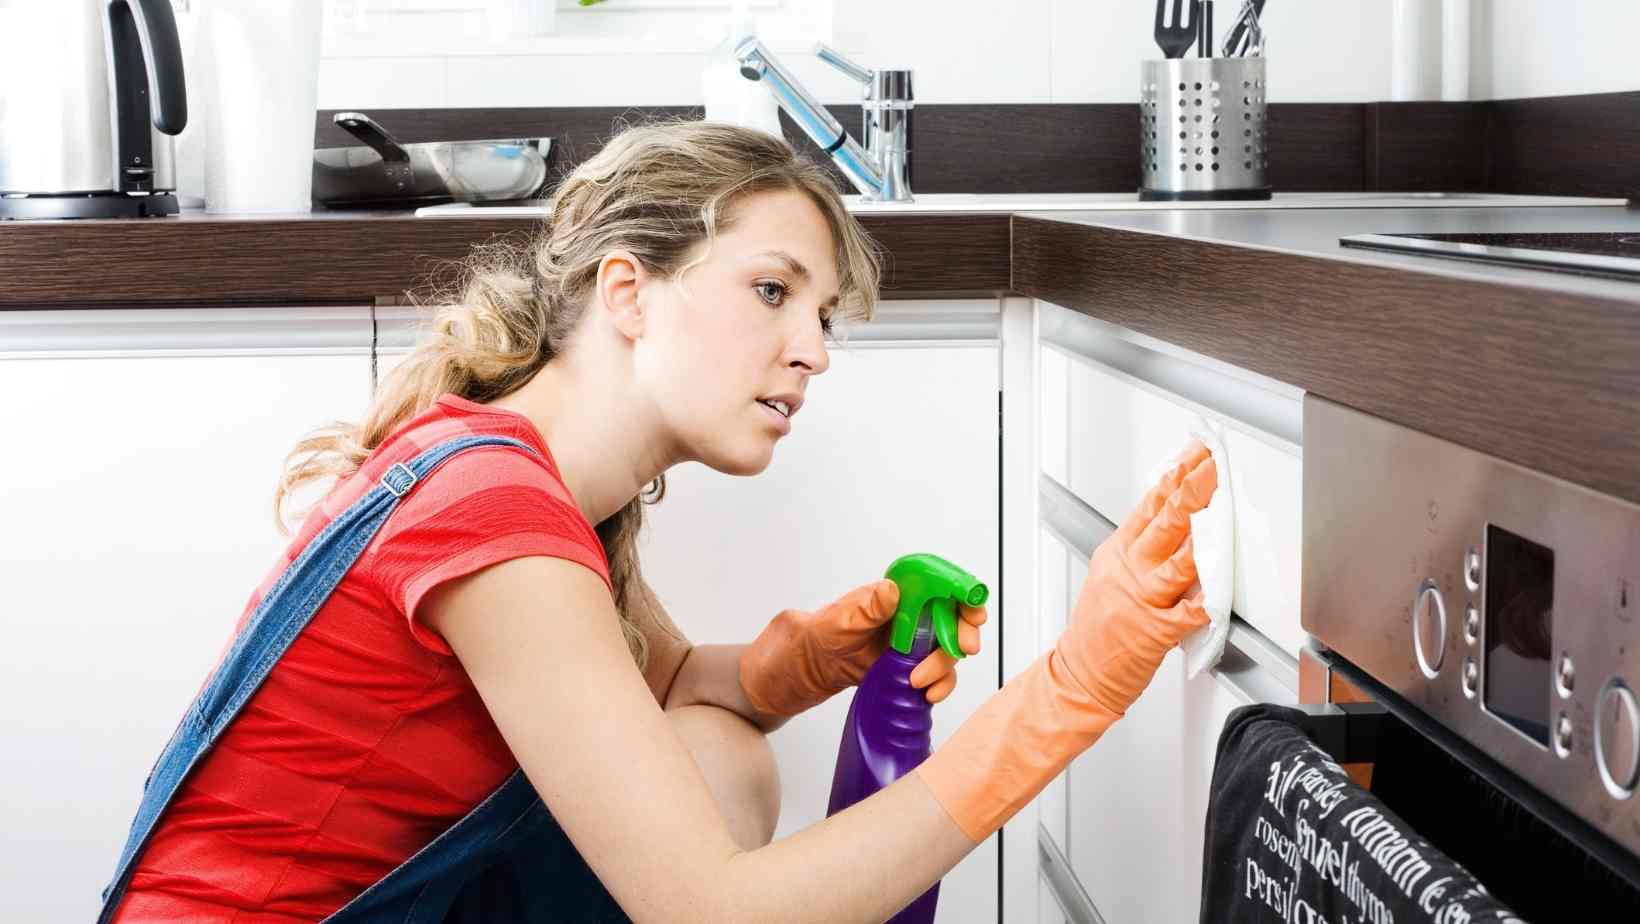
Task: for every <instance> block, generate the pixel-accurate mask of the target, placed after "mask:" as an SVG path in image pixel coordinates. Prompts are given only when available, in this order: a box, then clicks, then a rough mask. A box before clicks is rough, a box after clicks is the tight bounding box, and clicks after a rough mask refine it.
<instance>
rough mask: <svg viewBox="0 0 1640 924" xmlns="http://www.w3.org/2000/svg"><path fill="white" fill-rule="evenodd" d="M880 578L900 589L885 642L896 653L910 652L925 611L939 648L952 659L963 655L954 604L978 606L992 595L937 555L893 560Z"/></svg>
mask: <svg viewBox="0 0 1640 924" xmlns="http://www.w3.org/2000/svg"><path fill="white" fill-rule="evenodd" d="M883 577H886V578H888V579H889V580H891V581H893V582H894V583H895V584H896V585H898V586H899V588H900V605H899V606H898V607H897V608H896V609H895V610H894V629H893V631H892V632H891V633H890V635H889V639H888V643H889V644H890V645H892V646H893V647H894V650H895V651H898V652H899V653H900V654H910V653H911V645H912V643H913V642H915V641H916V639H917V626H918V624H919V623H921V622H922V614H923V611H924V610H925V609H926V610H927V611H928V613H929V618H930V619H932V620H933V623H934V639H935V640H936V641H937V642H939V644H940V647H941V648H944V649H945V653H946V654H948V655H950V656H951V657H953V658H958V659H961V658H963V657H964V656H965V655H964V653H963V650H962V646H961V645H959V644H957V604H958V603H965V604H967V605H969V606H980V605H982V604H983V603H984V602H985V600H986V598H987V597H989V596H990V595H991V592H990V591H989V590H987V589H986V587H985V585H984V584H983V583H981V582H980V580H979V578H976V577H974V576H973V575H972V574H969V573H968V572H966V571H964V570H962V569H961V568H958V567H957V566H956V565H953V564H951V563H950V562H948V561H946V560H945V559H943V558H941V557H939V556H938V555H926V554H916V555H904V556H901V557H900V558H897V559H895V560H894V564H892V565H889V566H888V571H887V572H885V573H884V574H883Z"/></svg>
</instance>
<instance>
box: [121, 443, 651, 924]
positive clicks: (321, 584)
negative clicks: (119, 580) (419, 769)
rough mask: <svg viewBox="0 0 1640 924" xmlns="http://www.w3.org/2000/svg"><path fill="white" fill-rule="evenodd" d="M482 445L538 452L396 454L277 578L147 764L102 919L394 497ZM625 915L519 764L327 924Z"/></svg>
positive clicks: (456, 447) (453, 449) (444, 449)
mask: <svg viewBox="0 0 1640 924" xmlns="http://www.w3.org/2000/svg"><path fill="white" fill-rule="evenodd" d="M479 446H511V447H515V448H517V449H521V450H523V451H525V452H528V453H530V454H532V455H536V456H539V453H536V451H535V450H534V449H533V448H532V447H530V446H529V445H527V444H525V443H522V442H520V441H518V440H514V439H509V438H507V437H502V436H477V435H474V436H463V437H458V438H455V439H452V440H450V441H448V442H445V443H441V444H439V445H437V446H434V447H433V448H431V449H428V450H426V451H425V452H423V453H422V454H421V455H419V456H417V457H416V458H415V459H413V460H411V462H410V463H409V464H408V465H407V464H405V463H402V462H400V463H397V464H395V465H393V466H392V467H391V468H389V469H388V470H387V472H386V473H385V474H383V475H382V478H381V482H380V483H379V484H377V485H376V486H375V487H372V488H370V489H369V490H368V491H366V492H365V493H364V495H363V496H362V497H360V498H359V499H358V500H357V501H356V502H354V503H353V505H352V506H350V507H349V508H348V509H347V510H346V511H345V512H344V513H343V514H342V515H341V516H339V517H337V518H336V519H334V520H332V521H331V522H330V523H329V524H327V525H326V526H325V528H324V529H323V530H321V531H320V532H319V534H318V535H317V536H314V537H313V539H312V541H310V542H309V543H308V545H307V546H306V547H305V548H304V549H303V550H302V553H301V555H299V556H298V557H297V558H296V560H295V561H293V562H292V563H291V565H290V567H289V568H287V569H285V571H284V573H283V574H281V575H280V576H279V579H278V581H277V582H275V583H274V585H273V587H272V588H271V589H270V590H269V591H268V593H267V595H266V596H265V597H264V598H263V599H262V601H261V603H260V604H259V605H258V606H257V608H256V611H255V612H254V613H252V614H251V618H250V619H249V620H247V621H246V623H245V628H244V630H243V631H242V632H240V633H239V635H238V636H237V637H236V638H235V639H234V641H233V646H232V647H231V648H230V649H229V651H228V653H227V655H226V656H225V657H224V658H223V659H222V663H221V665H219V666H218V667H217V669H216V672H215V673H214V674H213V675H212V676H211V678H210V680H209V681H208V682H207V683H206V685H205V688H204V689H203V690H202V691H201V692H200V694H199V696H198V697H197V698H196V699H195V700H194V702H193V704H192V705H190V706H189V707H188V711H187V713H186V714H185V715H184V716H183V719H182V723H181V724H180V725H178V726H177V729H176V731H175V732H174V733H172V735H171V740H170V742H169V743H168V744H167V745H166V746H165V750H164V751H162V752H161V753H160V756H159V760H158V761H157V762H156V763H155V764H154V768H153V769H152V770H151V771H149V774H148V779H147V781H146V782H144V783H143V796H142V803H141V804H140V805H139V806H138V807H137V816H136V818H135V820H133V821H132V823H131V833H130V835H129V837H128V838H127V840H126V843H125V849H124V850H122V851H121V852H120V861H119V865H118V867H116V869H115V874H114V880H113V881H112V882H111V883H109V885H108V887H107V888H105V889H104V890H103V909H102V913H101V915H99V917H98V918H97V922H98V924H107V922H108V921H109V920H110V919H111V918H112V917H113V914H114V910H115V909H116V908H118V907H119V903H120V900H121V898H123V897H124V895H125V890H126V887H127V886H128V885H129V883H130V881H131V873H132V871H133V870H134V869H135V868H136V865H137V860H138V858H139V857H140V856H141V854H142V850H143V848H144V847H145V846H146V845H147V843H148V839H149V837H150V836H151V835H152V834H153V830H154V826H155V823H156V822H157V821H158V820H159V818H160V816H161V815H162V814H163V813H164V811H165V808H166V806H168V805H169V804H170V802H171V800H172V798H173V797H174V796H175V795H176V792H177V790H178V789H179V788H181V786H182V782H183V780H185V779H186V778H187V776H188V772H189V771H190V770H192V769H193V767H194V766H195V764H197V763H198V762H199V761H200V760H201V759H202V758H203V757H204V756H205V754H206V753H207V752H209V751H210V749H211V747H212V746H213V745H214V744H215V743H216V742H217V740H218V739H219V738H221V737H222V733H223V732H224V731H225V730H227V728H228V725H229V723H231V722H232V721H233V720H234V717H235V716H237V715H238V714H239V711H240V710H241V709H242V708H244V706H245V704H246V703H247V702H249V700H250V698H251V695H252V694H253V693H255V692H256V689H257V687H259V686H260V685H261V684H262V681H263V680H265V679H266V678H267V676H268V672H269V671H271V670H273V665H274V664H275V663H277V662H278V660H279V658H280V657H282V656H283V655H284V653H285V649H287V648H289V647H290V644H291V642H293V641H295V639H296V636H297V634H299V633H300V632H301V631H302V627H303V626H306V625H307V623H308V620H310V619H312V618H313V614H314V613H316V612H318V610H319V607H320V606H322V605H323V604H324V602H325V600H326V599H327V598H329V596H330V594H331V592H332V591H333V590H335V589H336V585H337V584H339V583H340V582H341V580H342V577H343V575H345V574H347V572H348V569H350V568H352V567H353V563H354V562H355V561H357V560H358V558H359V555H360V554H361V553H363V552H364V549H365V547H366V546H367V545H369V544H370V540H371V538H372V537H374V536H375V535H376V532H377V531H378V530H380V529H381V527H382V524H383V523H385V522H386V521H387V518H388V517H389V516H390V515H391V514H392V513H393V511H394V510H395V509H396V508H397V507H398V505H399V502H400V501H402V500H403V499H404V497H405V496H406V495H407V494H409V492H410V489H411V488H413V487H414V486H415V484H416V483H417V482H418V481H420V480H422V479H424V478H426V477H427V476H428V475H430V474H432V472H433V471H434V470H435V469H437V468H438V467H439V465H441V464H442V463H443V462H444V461H445V460H446V459H449V458H450V457H451V456H454V455H455V454H456V453H459V452H463V451H465V450H468V449H473V448H475V447H479ZM627 920H628V918H627V917H626V915H625V914H623V913H622V912H621V910H620V908H619V906H617V905H616V904H615V901H614V899H612V898H611V897H610V895H609V893H608V891H606V890H605V889H604V887H603V885H602V883H600V882H599V881H598V878H597V876H595V875H594V874H593V873H592V871H591V869H589V868H588V867H587V865H586V862H585V861H584V860H583V859H582V858H581V855H580V854H579V853H577V852H576V850H575V848H574V846H573V845H572V844H571V843H570V842H569V838H568V837H567V836H565V834H564V832H563V829H562V828H560V827H559V826H558V822H557V821H555V820H554V819H553V817H552V814H551V813H550V812H548V810H547V807H546V805H545V804H544V803H543V802H542V801H541V799H540V797H538V796H537V795H536V793H535V789H534V787H532V786H531V785H530V783H529V780H527V779H526V778H525V777H524V772H523V771H522V770H517V771H514V772H513V774H512V776H510V777H508V778H507V781H506V782H505V783H503V784H502V785H501V786H500V787H499V788H498V789H496V791H495V792H493V793H491V794H490V795H489V796H487V797H486V798H485V799H484V801H482V802H480V803H479V804H478V806H477V807H476V808H474V809H473V810H472V811H471V812H469V813H468V814H467V815H466V817H464V818H462V819H461V820H460V821H458V822H456V823H455V825H454V826H453V827H451V828H450V829H449V830H447V831H445V832H444V833H443V834H440V835H439V836H438V837H436V838H434V839H433V841H432V842H431V843H429V844H428V845H427V846H426V847H423V848H422V849H421V850H420V851H418V852H417V853H416V854H415V855H414V856H412V857H410V859H408V860H406V861H405V862H404V863H402V864H400V865H399V866H398V867H397V868H395V869H394V870H392V871H391V872H390V873H388V874H387V876H386V878H384V879H382V880H381V881H379V882H377V883H375V884H374V885H372V886H370V887H369V888H368V889H366V890H365V891H363V892H361V893H360V894H359V895H358V896H357V897H355V898H354V899H353V900H352V901H350V902H348V903H347V904H346V905H344V906H342V908H341V909H339V910H338V911H337V912H336V913H335V914H333V915H331V916H330V917H328V918H326V919H325V921H326V922H330V924H362V922H393V924H431V922H442V921H451V922H458V924H465V922H477V921H486V922H489V921H498V922H513V921H518V922H522V921H596V922H603V921H612V922H622V921H627Z"/></svg>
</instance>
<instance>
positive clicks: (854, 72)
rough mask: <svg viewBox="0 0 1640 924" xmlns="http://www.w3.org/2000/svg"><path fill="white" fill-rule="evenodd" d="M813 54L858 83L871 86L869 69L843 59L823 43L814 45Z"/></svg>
mask: <svg viewBox="0 0 1640 924" xmlns="http://www.w3.org/2000/svg"><path fill="white" fill-rule="evenodd" d="M814 53H815V54H817V55H819V56H820V60H822V61H824V62H826V63H827V64H830V65H831V66H832V67H835V68H837V69H838V70H840V71H842V72H843V73H845V74H847V75H849V76H850V77H853V78H854V79H855V80H858V81H860V82H861V83H863V84H865V85H866V86H870V85H871V78H872V76H873V74H872V70H871V68H868V67H861V66H860V65H858V64H855V63H854V62H853V61H850V60H849V59H847V58H845V57H843V55H842V54H841V53H840V52H838V51H837V50H836V49H834V48H832V47H831V46H830V45H827V44H826V43H824V42H815V43H814Z"/></svg>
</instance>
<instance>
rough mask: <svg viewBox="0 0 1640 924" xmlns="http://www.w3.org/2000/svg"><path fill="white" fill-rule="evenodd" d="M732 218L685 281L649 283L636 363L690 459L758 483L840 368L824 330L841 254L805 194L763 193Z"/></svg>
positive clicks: (746, 200) (744, 202)
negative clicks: (814, 394)
mask: <svg viewBox="0 0 1640 924" xmlns="http://www.w3.org/2000/svg"><path fill="white" fill-rule="evenodd" d="M731 211H732V216H731V217H732V219H733V221H732V223H731V224H730V226H729V227H728V229H727V230H721V229H720V231H719V234H718V235H717V238H716V239H715V241H714V242H713V244H712V247H711V250H710V252H709V253H708V254H707V257H706V259H705V261H703V262H701V263H699V264H697V265H695V266H694V267H692V268H690V269H689V270H688V271H687V272H685V273H684V276H683V280H682V283H681V285H679V284H670V283H668V284H661V285H650V286H645V287H644V290H645V291H644V294H643V296H641V297H642V298H643V299H644V300H645V301H646V302H647V304H645V305H644V316H645V332H644V336H643V337H642V338H640V341H639V344H638V349H637V352H636V355H635V363H636V373H637V375H638V376H639V379H640V382H641V384H642V385H643V386H644V387H645V389H646V390H647V391H648V393H649V394H650V395H651V397H652V400H653V401H654V402H655V404H656V406H657V408H658V409H659V411H660V416H661V419H662V421H663V422H664V425H665V426H666V427H667V428H668V429H669V431H670V435H671V437H672V438H673V439H675V440H676V441H677V442H678V443H679V444H680V446H681V451H682V452H683V454H684V455H685V456H686V457H687V458H690V459H694V460H698V461H700V462H702V463H704V464H706V465H708V466H711V467H712V468H713V469H716V470H718V471H720V472H725V473H728V474H732V475H751V474H756V473H757V472H760V471H762V470H763V469H764V468H766V467H768V464H769V460H770V459H771V458H772V457H773V454H774V444H775V442H776V441H778V440H779V439H780V438H781V437H782V436H784V435H786V434H787V433H789V432H791V429H792V427H794V426H802V423H801V422H800V421H801V419H802V418H801V416H800V415H799V414H798V409H799V407H800V406H801V405H802V403H803V393H804V391H805V389H807V387H808V383H809V379H810V377H812V376H816V375H819V374H820V373H822V372H824V371H826V367H827V366H828V365H830V359H829V358H828V357H827V355H826V343H825V330H824V329H823V328H826V327H829V321H828V320H826V319H829V318H830V315H831V311H832V308H833V307H834V306H835V305H836V302H837V297H838V280H837V262H836V260H837V258H836V248H835V244H834V243H833V241H832V237H831V229H830V227H829V226H828V225H827V224H826V219H825V217H824V215H822V214H821V212H820V209H819V208H818V207H817V206H816V205H815V204H814V203H813V202H812V201H811V200H810V199H809V197H808V196H807V195H805V194H804V193H801V192H798V191H796V190H781V191H776V192H765V193H758V194H754V195H751V196H748V197H746V198H744V199H742V200H740V201H739V202H738V203H737V204H736V205H735V206H734V207H733V209H732V210H731ZM702 246H703V247H704V246H705V245H704V244H703V245H702Z"/></svg>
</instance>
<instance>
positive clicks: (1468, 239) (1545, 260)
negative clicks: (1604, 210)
mask: <svg viewBox="0 0 1640 924" xmlns="http://www.w3.org/2000/svg"><path fill="white" fill-rule="evenodd" d="M1338 242H1339V243H1340V244H1342V245H1343V246H1345V247H1363V248H1366V249H1369V250H1393V251H1397V252H1399V253H1412V254H1419V255H1422V256H1429V257H1446V258H1449V259H1453V260H1476V261H1480V262H1483V263H1505V264H1510V265H1513V266H1525V267H1530V268H1532V269H1545V270H1555V271H1558V272H1565V273H1583V274H1585V275H1590V276H1608V277H1615V278H1618V279H1640V231H1633V232H1603V233H1598V234H1583V233H1562V232H1556V233H1543V234H1353V235H1350V236H1348V237H1344V238H1340V239H1339V241H1338Z"/></svg>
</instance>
